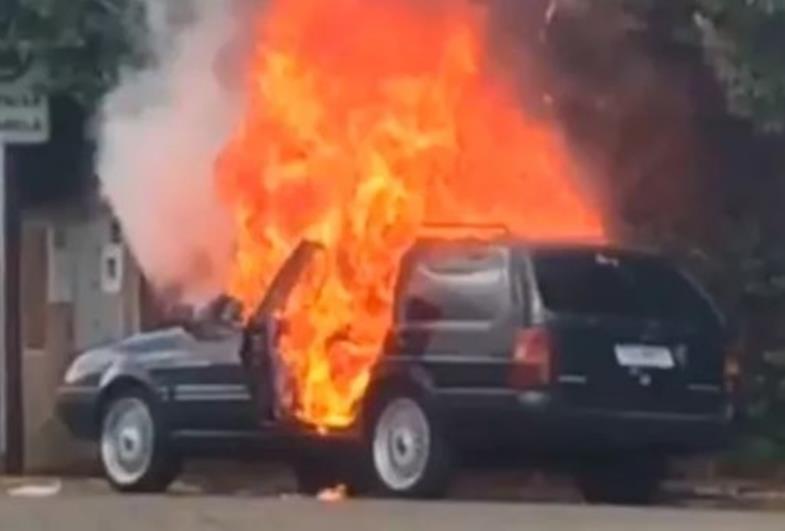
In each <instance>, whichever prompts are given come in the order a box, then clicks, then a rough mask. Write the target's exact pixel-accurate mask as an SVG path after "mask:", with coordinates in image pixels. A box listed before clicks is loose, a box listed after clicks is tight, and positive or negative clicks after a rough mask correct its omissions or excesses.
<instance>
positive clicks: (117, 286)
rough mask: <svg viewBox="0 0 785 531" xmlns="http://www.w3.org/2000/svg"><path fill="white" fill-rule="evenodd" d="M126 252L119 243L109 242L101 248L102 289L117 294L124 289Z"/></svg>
mask: <svg viewBox="0 0 785 531" xmlns="http://www.w3.org/2000/svg"><path fill="white" fill-rule="evenodd" d="M124 256H125V253H124V251H123V246H122V245H120V244H119V243H107V244H106V245H104V247H103V249H102V250H101V289H102V290H103V292H104V293H108V294H116V293H120V291H122V289H123V269H124V267H123V266H124V260H123V258H124Z"/></svg>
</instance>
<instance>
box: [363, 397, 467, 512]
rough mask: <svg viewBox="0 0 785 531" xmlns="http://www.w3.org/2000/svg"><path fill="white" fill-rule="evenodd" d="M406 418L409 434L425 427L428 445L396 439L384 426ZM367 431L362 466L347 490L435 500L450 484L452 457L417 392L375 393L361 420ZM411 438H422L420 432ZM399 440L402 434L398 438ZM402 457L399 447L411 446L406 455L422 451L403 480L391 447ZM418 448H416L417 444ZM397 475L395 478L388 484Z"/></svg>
mask: <svg viewBox="0 0 785 531" xmlns="http://www.w3.org/2000/svg"><path fill="white" fill-rule="evenodd" d="M396 414H398V415H404V416H406V415H411V422H412V423H413V424H412V430H413V431H417V430H420V429H422V428H423V427H425V429H426V430H427V440H428V443H427V444H424V446H425V448H422V446H423V444H422V443H423V441H422V440H420V441H419V442H414V440H412V441H408V442H404V441H398V440H396V437H399V436H398V435H395V433H392V432H391V431H390V423H393V424H394V423H395V422H407V421H406V420H405V419H403V418H402V419H400V420H397V421H396V420H391V415H396ZM366 423H367V429H366V435H365V445H364V454H365V455H364V459H363V460H364V464H363V469H364V470H363V472H362V474H361V475H359V476H358V475H355V476H354V481H353V482H352V486H353V487H354V489H355V490H357V491H360V492H372V493H378V494H381V495H383V496H392V497H400V498H439V497H443V496H444V495H445V493H446V492H447V489H448V487H449V484H450V478H451V471H452V459H451V454H452V452H451V449H450V447H449V446H448V444H447V442H446V441H445V438H444V436H443V433H442V430H441V428H440V426H439V424H438V423H437V421H436V419H435V418H434V416H433V414H432V412H431V410H430V409H429V408H428V406H427V405H426V402H425V401H424V400H423V399H422V398H421V397H420V396H419V394H418V393H416V392H412V391H389V392H385V393H382V394H380V395H379V396H378V397H377V398H376V400H374V401H373V402H372V404H371V408H370V415H368V416H367V417H366ZM412 435H413V438H412V439H415V438H418V437H419V438H420V439H422V438H423V434H422V433H420V434H415V433H413V434H412ZM400 437H401V438H404V436H403V432H401V435H400ZM399 444H400V445H401V448H400V453H406V452H407V451H408V450H405V449H404V448H403V447H404V446H406V445H413V446H412V449H411V451H412V452H424V453H421V454H419V456H417V457H416V458H414V457H413V458H414V459H415V461H414V462H415V463H417V464H416V466H415V465H412V467H411V468H412V472H411V474H409V477H407V478H404V474H406V471H405V470H404V469H405V468H406V466H405V465H406V463H400V462H399V463H394V462H393V461H395V460H396V457H395V456H394V455H392V454H394V453H395V452H396V451H399V450H396V449H393V446H396V448H397V446H398V445H399ZM418 445H419V446H418ZM385 456H386V457H385ZM396 476H398V479H397V480H393V479H394V478H395V477H396Z"/></svg>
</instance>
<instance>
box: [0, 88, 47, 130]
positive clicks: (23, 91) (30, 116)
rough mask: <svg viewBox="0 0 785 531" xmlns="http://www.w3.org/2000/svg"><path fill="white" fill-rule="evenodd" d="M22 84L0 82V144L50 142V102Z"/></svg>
mask: <svg viewBox="0 0 785 531" xmlns="http://www.w3.org/2000/svg"><path fill="white" fill-rule="evenodd" d="M25 85H26V84H25V83H21V82H14V83H0V142H4V143H6V144H38V143H42V142H46V141H47V140H49V131H50V124H49V99H48V98H47V97H46V96H45V95H43V94H40V93H38V92H37V91H35V90H34V89H32V88H30V87H29V86H25Z"/></svg>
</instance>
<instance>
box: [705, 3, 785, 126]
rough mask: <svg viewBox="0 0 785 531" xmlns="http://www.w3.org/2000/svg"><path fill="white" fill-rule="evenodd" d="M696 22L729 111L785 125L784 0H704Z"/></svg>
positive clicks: (760, 121) (771, 123)
mask: <svg viewBox="0 0 785 531" xmlns="http://www.w3.org/2000/svg"><path fill="white" fill-rule="evenodd" d="M698 4H699V6H698V7H699V10H698V11H696V14H695V17H694V18H695V24H696V26H697V28H698V30H699V32H700V35H701V39H702V43H703V45H704V48H705V50H706V55H707V57H708V59H709V60H710V61H711V64H712V65H713V67H714V68H715V71H716V73H717V76H718V78H719V79H720V81H721V82H722V83H723V86H724V87H725V89H726V93H727V98H728V103H729V107H730V109H731V110H732V111H733V112H735V113H737V114H739V115H741V116H744V117H747V118H751V119H753V120H755V121H756V122H757V123H758V124H759V125H760V126H761V127H762V128H763V129H764V130H767V131H777V132H782V131H783V130H784V129H785V0H749V1H745V2H740V1H738V0H699V1H698Z"/></svg>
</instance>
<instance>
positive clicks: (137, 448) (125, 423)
mask: <svg viewBox="0 0 785 531" xmlns="http://www.w3.org/2000/svg"><path fill="white" fill-rule="evenodd" d="M154 432H155V427H154V424H153V418H152V415H151V414H150V409H149V408H148V407H147V404H145V403H144V401H142V400H141V399H139V398H122V399H120V400H118V401H116V402H114V403H113V404H112V405H111V406H110V408H109V411H108V412H107V414H106V416H105V417H104V423H103V428H102V432H101V457H102V458H103V461H104V465H105V467H106V471H107V473H108V474H109V476H110V477H111V478H112V480H113V481H115V482H116V483H118V484H120V485H130V484H133V483H135V482H137V481H139V480H140V479H141V478H142V477H143V476H144V475H145V473H146V472H147V470H148V469H149V467H150V463H151V462H152V457H153V441H154V437H155V433H154Z"/></svg>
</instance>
